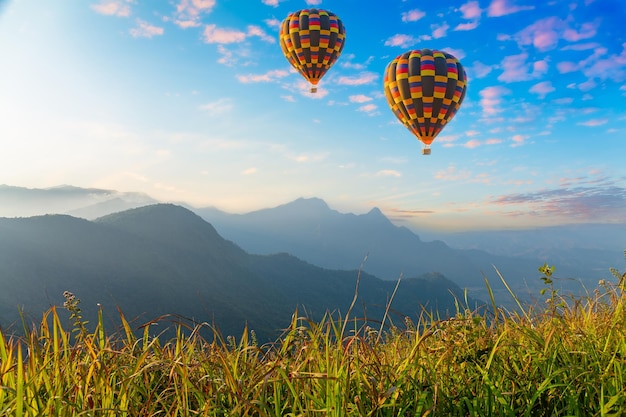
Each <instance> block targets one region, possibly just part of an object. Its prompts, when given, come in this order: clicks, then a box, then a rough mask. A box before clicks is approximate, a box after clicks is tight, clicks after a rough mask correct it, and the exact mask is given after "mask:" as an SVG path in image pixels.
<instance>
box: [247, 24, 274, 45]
mask: <svg viewBox="0 0 626 417" xmlns="http://www.w3.org/2000/svg"><path fill="white" fill-rule="evenodd" d="M248 36H257V37H259V38H261V39H262V40H264V41H265V42H269V43H275V42H276V38H275V37H274V36H270V35H268V34H267V33H265V31H264V30H263V29H261V28H260V27H258V26H256V25H249V26H248Z"/></svg>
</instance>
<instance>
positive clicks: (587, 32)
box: [563, 21, 599, 42]
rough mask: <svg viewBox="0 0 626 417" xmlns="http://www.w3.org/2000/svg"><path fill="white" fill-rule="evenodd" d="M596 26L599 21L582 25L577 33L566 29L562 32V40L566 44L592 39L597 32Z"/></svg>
mask: <svg viewBox="0 0 626 417" xmlns="http://www.w3.org/2000/svg"><path fill="white" fill-rule="evenodd" d="M598 24H599V21H596V22H589V23H583V24H582V25H581V27H580V30H578V31H577V30H575V29H570V28H567V29H565V31H564V32H563V39H565V40H566V41H568V42H578V41H580V40H583V39H589V38H593V37H594V36H596V33H597V32H598Z"/></svg>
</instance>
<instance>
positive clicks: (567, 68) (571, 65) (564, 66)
mask: <svg viewBox="0 0 626 417" xmlns="http://www.w3.org/2000/svg"><path fill="white" fill-rule="evenodd" d="M556 69H557V70H558V71H559V73H561V74H567V73H568V72H574V71H577V70H578V69H579V68H578V65H577V64H576V63H575V62H569V61H564V62H559V63H558V64H556Z"/></svg>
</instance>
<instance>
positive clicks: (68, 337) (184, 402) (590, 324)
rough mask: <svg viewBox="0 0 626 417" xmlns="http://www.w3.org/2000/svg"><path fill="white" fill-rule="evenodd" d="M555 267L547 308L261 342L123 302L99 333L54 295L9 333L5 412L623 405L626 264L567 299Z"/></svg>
mask: <svg viewBox="0 0 626 417" xmlns="http://www.w3.org/2000/svg"><path fill="white" fill-rule="evenodd" d="M545 267H546V265H544V269H543V270H541V269H540V270H541V272H542V273H544V278H547V279H548V280H547V281H546V280H544V282H545V283H546V285H547V289H548V293H547V297H546V304H545V306H542V307H538V306H534V307H526V306H522V305H521V304H520V307H523V309H522V310H520V311H516V312H510V311H506V310H504V309H501V308H498V307H497V306H496V305H495V303H493V304H492V305H491V306H490V307H489V308H487V309H482V310H479V311H476V310H474V311H472V310H469V309H468V308H463V307H462V302H459V308H458V311H457V314H456V316H455V317H453V318H449V319H446V320H441V319H438V318H437V317H434V316H432V315H430V314H428V313H427V312H424V313H423V314H422V316H421V317H420V319H419V321H418V322H417V323H413V322H411V321H410V320H409V319H407V320H406V323H404V324H405V325H404V326H402V328H400V327H398V326H382V325H381V327H380V328H377V329H374V328H371V327H367V326H364V325H361V324H359V323H360V322H359V320H358V319H355V318H351V317H350V316H346V317H342V316H340V315H338V314H336V313H335V314H331V313H328V314H327V315H326V316H325V317H323V318H322V319H321V320H319V321H312V320H309V319H308V318H306V317H301V316H299V314H298V312H296V313H295V314H294V315H293V317H292V320H291V325H290V326H289V328H288V329H286V330H285V332H284V334H283V336H281V337H280V338H279V339H278V340H277V341H276V342H274V343H272V344H268V345H262V346H259V345H258V343H257V341H256V337H255V335H254V332H253V331H252V330H248V329H246V330H245V331H244V332H243V334H242V335H241V336H240V337H239V339H238V340H237V339H235V338H233V337H226V338H223V337H222V335H221V334H220V333H219V330H217V329H211V330H212V331H213V334H214V336H215V337H214V338H213V339H212V340H211V341H208V340H206V339H204V338H202V337H201V336H200V333H201V330H203V329H202V326H199V327H196V328H193V329H186V328H185V327H184V326H183V325H182V324H181V325H180V326H179V327H178V329H177V333H176V336H175V337H174V338H172V339H170V340H160V338H159V337H150V336H149V335H150V330H151V324H147V325H145V326H144V327H143V329H141V330H140V332H139V334H136V333H135V332H134V331H133V329H131V326H130V325H129V324H128V322H127V321H126V320H125V318H124V315H123V314H122V313H121V312H120V317H121V320H122V328H121V329H120V331H118V332H116V333H113V334H107V332H106V329H105V328H104V326H103V320H102V314H100V319H99V320H98V323H95V329H94V330H93V331H90V330H88V329H87V327H88V326H87V323H85V322H84V321H83V320H82V316H81V314H80V308H79V301H78V299H76V298H75V297H74V296H73V295H71V294H70V293H66V294H65V296H66V303H65V308H66V309H68V310H69V311H70V323H69V325H68V324H65V327H64V325H63V323H62V320H61V319H60V318H59V314H57V310H56V308H54V307H53V308H51V309H50V310H49V311H47V312H45V313H44V314H43V317H42V320H41V323H40V324H38V325H37V326H35V327H33V328H31V329H28V332H27V336H24V337H17V336H11V335H0V336H1V337H0V415H2V416H5V415H7V416H8V415H11V416H38V415H46V416H47V415H51V416H196V415H198V416H607V417H608V416H622V415H625V414H626V311H625V308H626V305H625V304H626V296H625V291H626V273H625V274H623V275H621V274H620V273H619V272H618V271H616V270H612V272H613V275H615V278H616V282H613V283H610V282H603V283H601V285H600V286H599V287H598V289H597V290H596V291H595V292H594V293H592V294H589V295H588V296H586V297H578V298H573V297H570V298H567V297H565V296H562V295H561V294H559V293H558V292H557V291H555V290H554V288H553V286H552V285H551V284H552V279H551V274H552V271H553V268H552V269H549V268H548V269H545ZM548 274H549V275H548ZM542 279H543V278H542ZM357 292H358V286H357ZM512 295H513V294H512ZM355 300H356V295H355ZM141 332H143V335H142V334H141Z"/></svg>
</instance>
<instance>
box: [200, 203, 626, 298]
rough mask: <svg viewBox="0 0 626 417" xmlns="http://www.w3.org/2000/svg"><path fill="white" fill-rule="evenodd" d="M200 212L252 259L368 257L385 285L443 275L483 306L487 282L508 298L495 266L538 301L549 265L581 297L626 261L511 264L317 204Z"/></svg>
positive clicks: (352, 263)
mask: <svg viewBox="0 0 626 417" xmlns="http://www.w3.org/2000/svg"><path fill="white" fill-rule="evenodd" d="M195 212H196V213H198V214H199V215H201V216H202V217H203V218H205V219H206V220H207V221H209V222H210V223H211V224H213V225H214V226H215V227H216V229H217V230H218V231H219V232H220V234H221V235H222V236H224V237H226V238H227V239H230V240H232V241H234V242H236V243H237V244H238V245H240V246H241V247H242V248H243V249H244V250H246V251H248V252H251V253H257V254H271V253H277V252H289V253H291V254H293V255H295V256H297V257H298V258H301V259H303V260H306V261H308V262H311V263H313V264H315V265H320V266H322V267H325V268H340V269H348V268H355V267H357V266H358V265H360V263H361V262H362V260H363V259H364V257H365V256H366V255H368V257H367V261H366V262H365V264H364V267H363V269H364V270H365V271H367V272H368V273H371V274H373V275H376V276H378V277H381V278H383V279H391V280H393V279H395V278H397V277H398V276H399V275H400V274H401V273H402V274H404V275H406V276H413V275H420V274H424V273H428V272H438V273H441V274H443V275H445V276H446V277H447V278H449V279H450V280H452V281H454V282H456V283H457V284H459V285H461V286H462V287H466V288H468V289H469V290H470V291H471V292H472V293H473V294H476V295H479V296H480V297H483V298H484V297H486V288H485V283H484V278H483V274H484V275H485V276H487V278H488V279H489V282H490V285H492V286H493V287H494V288H495V289H497V290H498V291H499V293H501V294H502V293H503V294H504V295H505V298H506V297H508V295H506V291H504V289H503V286H502V284H501V282H500V279H499V277H498V276H497V273H496V272H495V270H494V266H495V267H497V268H498V270H499V271H500V272H501V273H502V275H503V276H504V277H505V279H507V282H508V283H509V285H511V286H512V287H513V288H514V289H515V290H516V293H517V294H518V295H520V296H523V295H524V294H526V293H529V294H535V295H536V294H538V289H539V287H540V286H541V285H542V282H541V281H540V280H539V279H538V278H539V276H540V274H539V273H538V271H537V268H538V267H539V266H540V265H542V264H543V263H544V262H549V263H550V264H551V265H552V264H556V266H557V269H556V276H557V278H558V279H559V284H560V285H561V286H562V287H563V288H566V289H568V290H572V291H576V290H581V288H582V287H581V286H580V282H579V280H583V281H584V282H585V285H587V286H588V285H589V284H593V285H595V284H596V283H597V281H598V280H599V279H602V278H608V277H610V273H609V267H619V266H620V265H621V264H622V263H623V260H624V259H623V252H622V248H616V249H615V250H614V251H607V250H595V251H594V250H591V249H585V250H576V249H575V248H572V249H570V256H569V257H568V256H565V255H566V253H565V252H563V250H562V251H561V252H558V253H559V254H560V255H561V256H556V257H554V258H551V257H546V256H545V255H546V254H549V253H555V252H549V251H548V250H544V252H543V253H539V252H528V253H520V254H519V256H506V255H505V253H506V252H499V253H490V252H487V251H484V250H480V249H479V248H470V249H454V248H451V247H450V246H448V245H447V244H446V243H444V242H443V241H440V240H434V241H430V242H424V241H422V240H421V239H420V237H419V236H418V235H417V234H415V233H413V232H412V231H410V230H409V229H407V228H406V227H400V226H396V225H394V224H393V223H391V221H389V219H387V218H386V217H385V216H384V215H383V214H382V213H381V212H380V210H378V209H372V210H371V211H370V212H368V213H366V214H362V215H355V214H343V213H339V212H337V211H335V210H332V209H330V208H329V207H328V205H326V203H324V201H322V200H320V199H316V198H313V199H298V200H296V201H293V202H291V203H288V204H284V205H281V206H278V207H275V208H270V209H263V210H258V211H254V212H251V213H247V214H228V213H224V212H221V211H219V210H217V209H215V208H205V209H196V210H195ZM476 235H477V236H479V235H480V234H476ZM563 236H565V234H563ZM624 236H626V234H624ZM502 245H503V246H504V245H506V242H502ZM624 247H626V246H624ZM541 255H544V256H541Z"/></svg>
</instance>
